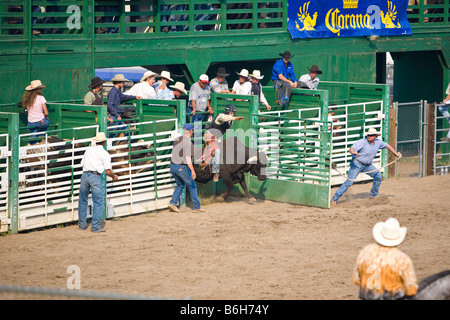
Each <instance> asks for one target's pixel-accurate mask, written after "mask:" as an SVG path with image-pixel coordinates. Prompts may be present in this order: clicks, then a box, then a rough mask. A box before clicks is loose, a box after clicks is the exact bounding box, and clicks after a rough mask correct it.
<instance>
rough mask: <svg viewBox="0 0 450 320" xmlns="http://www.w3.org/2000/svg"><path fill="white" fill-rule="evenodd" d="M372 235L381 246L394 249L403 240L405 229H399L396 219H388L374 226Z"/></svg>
mask: <svg viewBox="0 0 450 320" xmlns="http://www.w3.org/2000/svg"><path fill="white" fill-rule="evenodd" d="M372 235H373V237H374V239H375V241H376V242H378V243H379V244H381V245H382V246H385V247H395V246H398V245H399V244H400V243H402V242H403V240H405V236H406V227H400V223H399V222H398V220H397V219H395V218H389V219H387V220H386V221H385V222H378V223H377V224H375V226H374V227H373V229H372Z"/></svg>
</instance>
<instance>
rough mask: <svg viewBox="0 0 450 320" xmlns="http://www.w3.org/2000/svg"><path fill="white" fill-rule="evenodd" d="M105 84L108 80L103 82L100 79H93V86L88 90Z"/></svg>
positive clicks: (89, 86)
mask: <svg viewBox="0 0 450 320" xmlns="http://www.w3.org/2000/svg"><path fill="white" fill-rule="evenodd" d="M105 82H106V80H102V79H100V77H95V78H92V79H91V84H90V85H88V88H95V87H96V86H98V85H100V84H102V83H105Z"/></svg>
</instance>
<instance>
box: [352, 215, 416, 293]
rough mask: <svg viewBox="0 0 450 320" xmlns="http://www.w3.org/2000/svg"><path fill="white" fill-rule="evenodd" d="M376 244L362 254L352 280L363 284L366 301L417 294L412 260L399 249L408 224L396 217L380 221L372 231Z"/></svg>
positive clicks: (362, 251)
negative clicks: (400, 221) (403, 224)
mask: <svg viewBox="0 0 450 320" xmlns="http://www.w3.org/2000/svg"><path fill="white" fill-rule="evenodd" d="M372 234H373V237H374V239H375V241H376V243H371V244H369V245H367V246H365V247H364V248H363V249H362V250H361V251H360V253H359V255H358V258H357V261H356V267H355V269H354V271H353V274H352V282H353V283H354V284H356V285H358V286H359V287H360V291H359V297H360V298H361V299H363V300H399V299H405V298H407V297H410V296H413V295H415V294H416V293H417V289H418V284H417V277H416V274H415V271H414V267H413V264H412V261H411V259H410V258H409V257H408V255H406V254H405V253H403V252H402V251H401V250H399V249H398V248H397V246H398V245H399V244H400V243H402V242H403V240H404V239H405V236H406V227H400V224H399V222H398V220H397V219H395V218H389V219H388V220H386V221H385V222H378V223H377V224H375V226H374V227H373V230H372Z"/></svg>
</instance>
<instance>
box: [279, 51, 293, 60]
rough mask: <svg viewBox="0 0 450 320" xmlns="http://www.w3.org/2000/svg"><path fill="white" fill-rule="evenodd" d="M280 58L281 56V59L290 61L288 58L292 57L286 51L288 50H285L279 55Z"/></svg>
mask: <svg viewBox="0 0 450 320" xmlns="http://www.w3.org/2000/svg"><path fill="white" fill-rule="evenodd" d="M280 56H282V57H283V58H287V59H290V58H292V57H293V55H291V52H290V51H288V50H286V51H285V52H283V53H280Z"/></svg>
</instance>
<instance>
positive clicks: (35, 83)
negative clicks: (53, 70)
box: [25, 80, 47, 91]
mask: <svg viewBox="0 0 450 320" xmlns="http://www.w3.org/2000/svg"><path fill="white" fill-rule="evenodd" d="M46 87H47V86H44V85H43V84H42V82H41V80H33V81H31V82H30V85H29V86H27V87H26V88H25V90H27V91H31V90H34V89H38V88H46Z"/></svg>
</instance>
